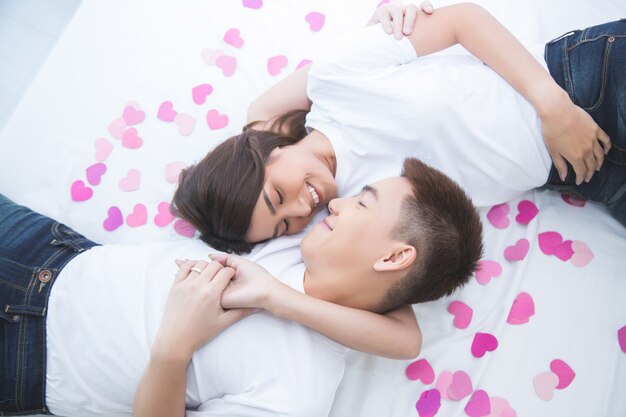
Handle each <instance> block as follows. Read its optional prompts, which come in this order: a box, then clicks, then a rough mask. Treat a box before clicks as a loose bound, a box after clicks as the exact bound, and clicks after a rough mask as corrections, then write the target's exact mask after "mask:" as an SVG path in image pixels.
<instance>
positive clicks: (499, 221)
mask: <svg viewBox="0 0 626 417" xmlns="http://www.w3.org/2000/svg"><path fill="white" fill-rule="evenodd" d="M509 211H510V209H509V205H508V204H507V203H503V204H498V205H495V206H493V207H491V209H490V210H489V212H487V220H489V222H490V223H491V224H492V225H493V227H495V228H496V229H506V228H507V227H509V224H510V222H509V218H508V217H507V216H508V214H509Z"/></svg>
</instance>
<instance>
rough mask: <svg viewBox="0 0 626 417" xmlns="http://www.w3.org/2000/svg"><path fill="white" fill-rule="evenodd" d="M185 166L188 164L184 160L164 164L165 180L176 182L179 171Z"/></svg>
mask: <svg viewBox="0 0 626 417" xmlns="http://www.w3.org/2000/svg"><path fill="white" fill-rule="evenodd" d="M187 166H188V165H187V163H185V162H170V163H169V164H167V165H165V181H167V182H169V183H170V184H176V183H177V182H178V176H179V175H180V171H182V170H183V169H185V168H187Z"/></svg>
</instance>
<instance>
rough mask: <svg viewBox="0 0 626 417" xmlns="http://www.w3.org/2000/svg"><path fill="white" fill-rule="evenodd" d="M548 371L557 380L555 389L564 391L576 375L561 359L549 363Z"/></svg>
mask: <svg viewBox="0 0 626 417" xmlns="http://www.w3.org/2000/svg"><path fill="white" fill-rule="evenodd" d="M550 370H551V371H552V372H554V374H555V375H556V376H557V377H558V378H559V383H558V385H557V386H556V387H555V388H556V389H565V388H567V387H569V384H571V383H572V381H573V380H574V377H575V376H576V373H575V372H574V370H573V369H572V368H570V366H569V365H568V364H567V363H565V362H564V361H562V360H561V359H555V360H553V361H552V362H550Z"/></svg>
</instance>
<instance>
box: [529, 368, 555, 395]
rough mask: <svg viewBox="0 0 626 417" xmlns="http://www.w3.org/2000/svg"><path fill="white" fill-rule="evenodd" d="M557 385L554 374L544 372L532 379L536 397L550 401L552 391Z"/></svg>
mask: <svg viewBox="0 0 626 417" xmlns="http://www.w3.org/2000/svg"><path fill="white" fill-rule="evenodd" d="M558 384H559V377H558V376H557V375H556V374H555V373H554V372H544V373H541V374H539V375H537V376H536V377H534V378H533V385H534V386H535V392H536V393H537V397H539V398H540V399H542V400H544V401H550V400H551V399H552V397H553V396H554V389H555V388H556V386H557V385H558Z"/></svg>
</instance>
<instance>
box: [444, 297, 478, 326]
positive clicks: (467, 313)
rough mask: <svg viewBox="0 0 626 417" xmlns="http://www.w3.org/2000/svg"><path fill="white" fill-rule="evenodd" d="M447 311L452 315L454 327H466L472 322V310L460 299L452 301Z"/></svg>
mask: <svg viewBox="0 0 626 417" xmlns="http://www.w3.org/2000/svg"><path fill="white" fill-rule="evenodd" d="M448 312H449V313H450V314H452V315H453V316H454V327H456V328H457V329H467V327H468V326H469V325H470V323H471V322H472V315H473V314H474V311H473V310H472V308H471V307H470V306H468V305H467V304H465V303H464V302H462V301H453V302H451V303H450V305H448Z"/></svg>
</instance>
